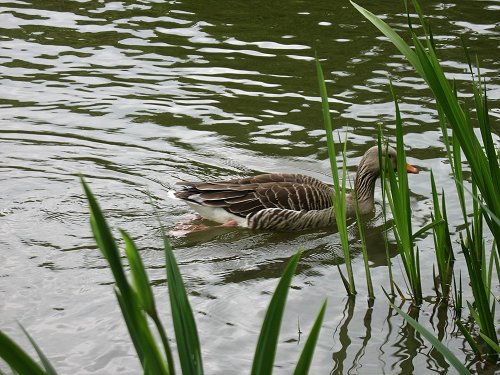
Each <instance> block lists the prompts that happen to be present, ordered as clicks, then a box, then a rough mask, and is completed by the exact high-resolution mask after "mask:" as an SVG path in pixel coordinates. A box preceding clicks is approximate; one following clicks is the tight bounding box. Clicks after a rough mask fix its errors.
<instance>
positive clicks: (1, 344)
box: [0, 331, 49, 375]
mask: <svg viewBox="0 0 500 375" xmlns="http://www.w3.org/2000/svg"><path fill="white" fill-rule="evenodd" d="M0 357H1V358H2V359H3V360H4V361H5V362H6V363H7V364H8V365H9V366H10V367H11V368H12V370H14V371H16V372H17V373H19V374H33V375H47V374H49V373H48V372H45V371H44V370H43V369H42V368H41V367H40V366H39V365H38V364H37V363H36V362H35V361H34V360H33V359H31V357H30V356H29V355H28V354H27V353H26V352H25V351H24V350H22V349H21V347H20V346H18V345H17V344H16V343H15V342H14V341H12V340H11V339H10V337H9V336H7V335H6V334H5V333H3V332H2V331H0Z"/></svg>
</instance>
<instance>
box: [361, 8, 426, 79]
mask: <svg viewBox="0 0 500 375" xmlns="http://www.w3.org/2000/svg"><path fill="white" fill-rule="evenodd" d="M351 4H352V6H353V7H354V8H356V9H357V11H358V12H359V13H361V14H362V15H363V16H364V17H365V18H366V19H367V20H368V21H370V22H371V23H372V24H373V25H374V26H375V27H377V28H378V29H379V30H380V31H381V32H382V34H384V35H385V36H386V37H387V38H389V40H390V41H391V42H392V43H393V44H394V45H395V46H396V48H397V49H399V51H401V53H402V54H403V55H405V57H406V58H407V59H408V61H409V62H410V63H411V64H412V65H413V66H414V67H415V69H416V70H417V71H418V72H419V73H420V74H421V75H422V73H421V72H422V66H421V65H420V61H419V59H418V57H417V55H416V54H415V52H414V51H412V50H411V48H410V47H409V46H408V44H407V43H406V42H405V41H404V40H403V39H402V38H401V37H400V36H399V35H398V34H397V33H396V32H395V31H394V30H393V29H392V28H391V27H390V26H389V25H388V24H386V23H385V22H384V21H382V20H381V19H380V18H378V17H377V16H376V15H374V14H373V13H372V12H370V11H368V10H366V9H365V8H363V7H361V6H359V5H358V4H356V3H355V2H353V1H351Z"/></svg>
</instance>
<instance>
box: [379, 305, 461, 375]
mask: <svg viewBox="0 0 500 375" xmlns="http://www.w3.org/2000/svg"><path fill="white" fill-rule="evenodd" d="M389 304H390V305H391V306H392V308H393V309H395V310H396V311H397V313H398V314H399V315H401V316H402V317H403V318H404V319H405V320H406V321H407V322H408V323H409V324H410V325H411V326H412V327H413V328H415V329H416V330H417V331H418V332H419V333H420V334H421V335H422V336H423V337H425V338H426V339H427V340H428V341H429V342H430V343H431V344H432V346H434V347H435V348H436V349H437V350H438V351H439V352H440V353H441V354H442V355H443V356H444V357H445V358H446V360H447V361H448V362H449V363H450V364H451V365H452V366H453V367H454V368H455V369H456V370H457V372H458V373H459V374H460V375H470V371H469V370H467V368H466V367H465V366H464V365H463V363H462V361H460V360H459V359H458V358H457V357H456V356H455V355H454V354H453V353H452V352H451V350H450V349H448V348H447V347H446V345H444V344H443V343H442V342H441V341H439V339H438V338H437V337H435V336H434V335H433V334H432V333H431V332H429V331H428V330H427V329H426V328H425V327H424V326H422V325H421V324H420V323H419V322H417V321H416V320H415V319H413V318H412V317H411V316H409V315H408V314H406V313H405V312H403V311H402V310H401V309H400V308H398V307H397V306H395V305H394V304H393V303H391V302H389Z"/></svg>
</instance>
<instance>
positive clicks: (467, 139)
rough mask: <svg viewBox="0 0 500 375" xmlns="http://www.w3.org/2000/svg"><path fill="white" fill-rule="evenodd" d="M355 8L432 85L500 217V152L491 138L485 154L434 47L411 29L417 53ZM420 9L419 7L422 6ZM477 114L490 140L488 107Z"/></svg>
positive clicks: (496, 230)
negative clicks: (499, 160)
mask: <svg viewBox="0 0 500 375" xmlns="http://www.w3.org/2000/svg"><path fill="white" fill-rule="evenodd" d="M415 3H416V2H415ZM353 6H354V7H355V8H356V9H357V10H358V11H359V12H360V13H361V14H362V15H363V16H364V17H365V18H367V19H368V20H369V21H370V22H372V23H373V24H374V25H375V26H376V27H377V28H378V29H379V30H380V31H381V32H382V33H383V34H385V35H386V36H387V37H388V38H389V39H390V40H391V42H392V43H393V44H394V45H395V46H396V47H397V48H398V49H399V50H400V51H401V52H402V53H403V54H404V55H405V56H406V58H407V59H408V61H409V62H410V63H411V64H412V65H413V67H414V68H415V70H416V71H417V72H418V73H419V74H420V76H421V77H422V78H423V79H424V80H425V81H426V82H427V83H428V85H429V87H430V88H431V90H432V91H433V93H434V96H435V98H436V101H437V103H438V106H439V107H441V108H442V110H443V112H444V113H445V115H446V117H447V118H448V120H449V123H450V125H451V127H452V128H453V131H454V136H456V137H457V139H458V141H459V142H460V146H461V148H462V149H463V151H464V154H465V156H466V158H467V160H468V162H469V164H470V166H471V171H472V174H473V176H474V178H475V179H476V182H477V184H478V187H479V190H480V191H481V193H482V195H483V197H484V199H485V201H486V205H487V206H488V207H489V208H490V210H491V211H493V212H494V213H495V214H496V215H497V216H500V214H498V213H499V212H500V194H498V193H497V189H498V186H500V172H499V171H498V166H497V164H498V163H496V162H490V160H491V159H492V157H491V156H492V155H493V154H496V153H497V151H496V150H495V149H494V147H493V146H492V144H491V142H489V140H488V139H487V140H486V141H485V142H484V143H485V147H487V148H488V149H487V151H486V154H485V152H484V151H483V149H482V147H481V144H480V143H479V141H478V139H477V138H476V137H475V134H474V132H473V131H472V127H471V126H469V125H470V124H469V123H470V122H469V120H468V119H467V117H466V116H465V113H464V111H463V110H462V108H461V107H460V104H459V102H458V99H457V97H456V95H455V93H454V91H453V90H452V88H451V87H450V85H449V84H448V81H447V79H446V77H445V75H444V72H443V70H442V68H441V66H440V64H439V61H438V59H437V56H436V54H435V53H434V50H433V48H432V46H430V45H429V48H428V49H427V50H426V49H425V48H424V46H423V44H422V43H421V42H420V40H419V39H418V37H417V36H416V34H415V32H414V29H413V28H411V26H410V32H411V34H412V40H413V44H414V48H415V51H412V50H411V49H410V47H409V46H408V45H407V44H406V43H405V42H404V41H403V40H402V39H401V38H400V37H399V35H397V34H396V33H395V32H394V31H393V30H392V29H391V28H390V27H389V26H388V25H387V24H386V23H384V22H383V21H381V20H380V19H379V18H378V17H377V16H375V15H374V14H372V13H370V12H368V11H367V10H365V9H364V8H362V7H360V6H359V5H357V4H354V3H353ZM416 7H418V3H417V5H416ZM422 26H424V29H425V25H422ZM476 111H477V112H478V113H479V116H481V118H482V120H481V119H480V126H481V127H482V133H483V134H484V135H485V136H486V137H488V134H489V133H491V132H490V128H489V122H488V121H486V119H487V117H488V116H487V105H486V106H484V105H483V106H481V105H477V108H476ZM493 159H494V158H493ZM487 223H488V225H489V227H490V229H491V231H492V233H493V234H494V236H495V238H496V239H497V240H498V239H500V226H498V225H497V224H496V223H495V222H493V221H491V220H488V219H487ZM497 242H498V241H497ZM497 251H498V247H497Z"/></svg>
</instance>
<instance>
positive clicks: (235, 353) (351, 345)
mask: <svg viewBox="0 0 500 375" xmlns="http://www.w3.org/2000/svg"><path fill="white" fill-rule="evenodd" d="M366 6H367V7H369V8H370V9H371V10H373V11H374V12H375V13H377V14H380V15H383V16H384V18H385V20H386V21H387V22H389V23H390V24H391V25H393V26H394V27H396V28H397V29H398V30H403V29H404V25H405V24H406V16H405V14H404V12H403V8H402V6H401V4H399V3H397V2H395V3H394V4H393V2H374V3H373V4H366ZM221 9H224V11H221ZM424 11H425V13H426V14H429V17H430V20H431V22H432V26H433V32H434V35H435V40H436V42H437V43H438V46H439V48H440V57H441V58H442V60H443V65H444V66H445V67H446V69H447V72H449V74H450V78H454V79H455V80H456V82H457V85H458V88H459V91H460V92H459V95H461V96H463V97H464V98H465V97H466V93H467V92H468V91H467V90H468V85H467V83H466V82H467V80H468V75H467V74H466V68H467V64H466V63H465V59H464V57H463V52H462V50H461V47H460V42H459V39H458V37H459V36H463V37H464V38H465V39H466V40H467V42H468V44H469V45H470V47H471V53H472V54H473V55H474V54H478V56H479V59H480V60H481V65H482V68H483V75H484V78H485V79H486V81H487V83H488V96H489V98H490V107H491V113H492V123H493V128H494V129H497V131H498V119H499V118H500V109H499V107H500V106H499V100H500V80H499V77H498V73H497V72H498V64H499V61H500V56H499V49H498V48H497V46H498V43H499V39H500V33H499V30H498V11H499V9H498V6H497V5H496V4H495V3H494V2H492V1H475V2H458V1H457V2H455V3H446V4H444V3H440V2H435V1H431V2H426V4H425V7H424ZM0 29H1V34H0V84H1V88H2V89H1V92H0V160H1V163H0V186H1V192H2V199H1V200H0V263H1V264H2V270H1V271H0V275H1V276H2V277H1V278H0V280H1V281H0V300H1V301H2V303H1V304H0V316H1V318H0V327H1V328H2V329H4V330H5V331H6V332H7V333H8V334H10V335H12V336H13V337H14V338H16V339H19V338H20V337H21V336H22V335H21V333H20V332H19V330H18V329H17V326H16V324H15V320H19V321H20V322H22V323H23V325H24V326H25V327H27V328H28V330H29V331H30V333H32V334H33V336H34V337H35V338H36V340H37V341H38V342H39V344H40V346H41V347H42V348H43V349H44V351H45V352H46V353H47V355H48V356H49V357H50V358H51V359H53V361H54V364H55V366H56V367H57V369H58V370H59V371H60V372H61V373H68V372H74V371H75V369H78V372H79V373H89V374H90V373H130V374H135V373H137V371H138V368H139V365H138V362H137V358H136V356H135V354H134V350H133V348H132V345H131V343H130V340H129V339H128V335H127V332H126V328H125V326H124V324H123V322H122V320H121V317H120V313H119V310H118V307H117V305H116V301H115V299H114V296H113V295H112V290H111V287H110V284H111V280H112V279H111V274H110V272H109V271H108V269H107V267H106V264H105V262H104V261H103V259H102V258H101V256H100V255H99V253H98V251H97V250H96V247H95V244H94V241H93V239H92V237H91V234H90V231H89V225H88V213H87V212H88V210H87V204H86V202H85V200H84V197H83V192H82V189H81V187H80V185H79V182H78V175H79V174H83V175H84V176H85V177H86V178H87V180H88V181H89V183H90V184H91V186H92V189H93V190H94V192H95V194H96V196H98V197H99V201H100V203H101V205H102V207H103V209H104V210H105V212H106V214H107V216H108V217H109V219H110V222H111V224H112V226H113V227H114V228H118V227H121V228H124V229H126V230H127V231H129V232H130V233H131V235H132V236H134V240H135V241H136V242H137V243H138V244H139V246H140V248H141V249H143V251H142V253H141V254H142V256H143V259H144V263H145V264H146V266H147V267H148V270H149V273H150V276H151V280H152V282H153V285H154V291H155V294H156V295H157V297H158V299H159V304H160V308H161V309H162V311H164V312H165V317H164V321H168V320H169V319H168V311H169V307H168V301H167V298H166V293H165V291H166V282H165V272H164V269H163V267H162V266H163V262H164V260H163V252H162V250H161V247H160V246H161V241H160V235H159V228H158V224H157V222H156V219H155V218H154V215H153V214H152V213H153V210H152V208H151V207H150V205H149V198H148V194H150V195H151V196H152V198H153V200H154V202H155V203H156V204H157V205H158V208H159V211H160V213H161V215H162V220H163V222H164V223H165V225H166V226H167V227H168V228H170V229H174V228H175V227H176V225H177V224H178V223H179V222H182V221H183V220H184V219H185V218H186V217H188V216H189V215H190V212H189V210H188V208H187V207H185V206H183V205H182V204H180V203H178V202H175V201H172V200H170V199H169V198H168V195H167V191H168V190H169V189H170V188H171V187H172V186H173V185H174V184H175V182H176V181H178V180H180V179H187V180H195V179H206V178H234V177H241V176H248V175H252V174H256V173H258V172H278V171H279V172H296V173H297V172H298V173H305V174H309V175H312V176H314V177H317V178H320V179H322V180H325V181H328V180H329V177H328V176H329V163H328V162H327V150H326V147H325V137H324V132H323V130H322V125H321V124H322V114H321V109H320V103H319V97H318V89H317V83H316V78H315V70H314V64H313V63H312V57H313V55H314V52H315V51H317V53H318V56H320V58H321V60H322V64H323V68H324V70H325V73H326V77H327V80H328V90H329V93H330V98H331V107H332V116H333V121H334V126H335V127H336V128H338V129H340V131H341V133H342V134H343V132H345V131H347V132H348V156H349V160H348V168H349V172H351V173H354V172H355V169H356V165H357V163H358V162H359V160H360V158H361V156H362V155H363V153H364V151H365V150H366V149H367V148H368V147H369V146H371V145H373V144H374V143H375V134H376V127H375V125H377V124H383V125H384V126H386V131H387V134H388V135H389V136H391V135H392V132H393V128H394V126H393V121H394V105H393V103H392V99H391V96H390V94H389V91H388V88H387V85H388V79H389V77H391V78H392V80H393V82H394V85H395V87H396V91H397V93H398V95H399V97H400V98H401V105H400V107H401V110H402V112H403V116H404V119H405V132H406V134H405V141H406V143H407V148H408V156H409V159H410V162H411V163H412V164H414V165H416V166H418V167H419V169H421V170H422V171H423V172H422V173H421V174H420V175H418V176H411V178H410V185H411V189H412V198H411V199H412V207H413V218H414V225H415V228H418V227H421V226H422V225H424V224H426V223H428V222H429V221H430V206H431V202H430V200H429V197H430V184H429V170H430V169H431V168H432V170H433V171H434V174H435V177H436V183H437V185H438V186H439V187H441V188H443V189H444V191H445V192H446V194H447V195H450V194H453V191H454V183H453V181H452V180H451V179H450V177H449V167H448V165H447V161H446V159H445V151H444V146H443V144H442V142H441V137H440V133H439V130H438V127H437V114H436V111H435V108H434V106H433V105H432V102H431V100H430V93H429V91H428V90H427V89H426V87H425V85H424V83H423V82H422V80H420V79H418V78H417V77H416V75H415V74H414V73H413V72H412V71H411V69H410V68H409V66H408V64H407V63H406V62H405V61H403V60H402V59H401V56H400V55H398V54H397V53H396V52H395V49H394V48H393V47H391V45H390V44H389V43H388V42H387V41H385V39H384V38H381V37H379V36H378V34H377V33H376V32H375V30H374V29H373V28H372V27H371V26H370V25H368V23H367V22H366V21H364V20H363V19H362V18H361V16H359V15H358V14H357V13H355V11H354V10H353V9H352V7H350V6H349V5H348V4H347V3H345V4H340V5H339V4H337V3H335V2H327V1H319V2H314V3H307V2H302V1H292V2H288V3H287V6H286V7H282V6H277V5H274V4H272V3H269V2H264V1H258V2H235V1H226V2H224V3H221V2H220V1H219V2H214V1H208V2H202V3H196V2H182V1H178V2H164V1H115V2H99V1H94V0H89V1H84V2H61V1H43V2H41V1H37V2H27V1H22V0H20V1H3V2H2V3H1V4H0ZM495 139H496V140H497V141H498V138H497V137H496V138H495ZM465 173H467V171H465ZM378 194H379V195H378V196H377V198H378V199H379V200H380V192H379V191H378ZM447 203H448V216H449V219H450V221H451V222H452V224H453V225H454V226H457V225H459V224H460V222H459V219H460V216H461V215H460V211H459V210H460V209H459V204H458V201H457V200H455V199H452V198H450V199H448V202H447ZM364 225H365V228H366V235H367V246H368V251H369V260H370V266H371V270H372V277H373V280H374V284H375V286H376V288H377V289H376V293H377V299H376V300H375V302H374V304H373V306H366V305H365V296H366V287H365V285H364V271H363V264H362V260H361V256H360V251H361V249H360V244H359V238H358V236H357V230H356V225H355V224H354V223H351V225H350V227H349V231H350V236H351V244H352V252H353V258H354V268H355V278H356V280H358V282H357V289H358V292H359V295H358V297H357V298H356V301H354V300H350V299H347V298H346V297H345V292H344V290H343V287H342V282H341V279H340V276H339V274H338V270H337V266H339V265H340V266H342V264H343V257H342V251H341V247H340V241H339V238H338V235H337V234H336V231H335V230H334V229H329V230H319V231H310V232H303V233H292V234H290V233H288V234H286V233H266V232H253V231H249V230H239V229H215V230H211V231H207V232H203V233H194V234H191V235H189V236H185V237H181V238H173V239H172V242H173V245H174V249H175V254H176V257H177V259H178V262H179V264H180V266H181V270H182V272H183V275H184V278H185V280H186V285H187V288H188V291H189V293H190V296H191V303H192V305H193V310H194V311H195V313H196V319H197V324H198V329H199V331H200V336H201V341H202V347H203V351H204V352H203V356H204V362H205V365H206V368H207V373H217V374H234V373H240V372H244V371H248V364H249V362H250V361H251V358H252V354H253V350H254V346H255V343H256V341H257V337H258V333H259V328H260V325H261V322H262V319H263V315H264V311H265V308H266V306H267V304H268V301H269V294H270V293H271V292H272V291H273V290H274V288H275V285H276V279H277V278H278V277H279V276H280V274H281V272H282V271H283V269H284V267H285V265H286V263H287V261H288V259H289V258H290V256H291V255H292V254H294V253H295V252H296V251H297V249H302V250H303V256H302V260H301V262H300V264H299V268H298V271H297V276H296V277H295V279H294V288H292V290H291V291H290V296H289V301H288V304H287V312H286V316H285V321H284V323H283V330H282V337H281V347H280V349H279V352H278V357H277V366H278V367H277V368H276V372H277V373H290V372H291V369H292V368H294V364H295V363H296V361H297V356H298V353H299V350H300V349H301V348H302V345H303V342H304V341H305V340H302V342H301V343H300V344H299V345H297V326H296V324H297V317H299V320H300V322H301V326H302V327H303V328H304V332H305V334H306V335H307V332H308V328H309V326H310V324H311V322H312V321H313V319H314V317H315V314H316V312H317V309H319V306H320V304H321V302H322V301H323V299H324V298H325V297H327V298H328V300H329V307H328V310H327V315H326V317H325V322H324V324H323V329H322V334H321V336H320V341H319V344H318V347H317V350H316V355H315V359H314V362H313V369H312V370H311V373H322V374H323V373H328V372H331V373H336V374H337V373H338V374H342V373H352V374H371V373H373V372H385V373H404V374H410V373H413V372H417V371H418V372H419V373H422V372H429V373H430V372H439V373H443V374H444V373H451V372H452V371H451V370H449V371H447V369H448V367H447V365H446V363H445V362H444V360H443V359H442V357H441V356H440V355H439V353H437V352H435V351H434V350H431V349H430V347H429V346H428V344H427V343H426V342H424V341H423V340H422V339H421V338H420V336H419V335H418V334H417V333H415V332H414V331H413V330H412V329H411V328H410V327H409V326H407V325H405V324H404V323H402V321H401V319H400V318H399V317H398V316H394V312H393V311H392V310H390V309H389V310H387V302H386V301H385V296H384V295H383V292H382V289H381V287H382V286H384V287H385V286H387V285H388V281H387V273H388V268H387V260H386V250H385V238H384V236H385V233H390V230H388V229H387V228H385V227H384V225H383V220H382V217H381V213H380V207H378V208H377V210H376V212H375V214H374V216H373V217H369V218H366V222H365V224H364ZM487 240H489V239H487ZM431 245H432V239H431V238H429V237H424V238H422V239H421V243H420V244H419V248H420V249H421V263H422V267H423V268H424V269H426V270H429V269H431V268H432V263H433V257H434V254H433V253H432V251H430V250H428V249H430V248H431ZM389 254H390V257H391V260H392V262H393V272H394V274H395V276H396V278H397V282H398V283H399V285H404V280H403V279H402V278H401V272H400V268H401V267H402V266H401V264H400V262H399V257H398V254H397V251H396V246H395V243H394V240H393V239H392V238H391V236H390V235H389ZM456 267H457V268H462V269H465V268H464V264H463V262H462V261H461V258H458V259H457V265H456ZM464 282H465V280H464ZM425 283H426V285H425V286H424V290H426V291H427V293H428V294H429V295H432V294H433V293H434V292H433V291H432V288H433V283H432V280H430V278H427V279H426V280H425ZM466 297H467V298H469V299H470V296H466ZM434 306H435V305H434V304H429V305H428V306H423V307H422V310H421V311H420V321H421V322H422V323H423V324H425V325H427V326H430V327H434V328H435V329H436V331H437V332H438V333H439V336H440V338H441V339H442V341H443V342H445V343H446V345H447V346H448V347H449V348H450V349H451V350H453V351H454V352H455V353H456V354H457V355H458V356H459V358H463V359H464V360H466V361H467V363H469V364H471V366H475V363H474V359H473V357H472V356H471V352H470V350H469V349H467V346H466V345H464V343H463V341H462V340H461V339H460V338H457V337H455V336H454V335H453V333H454V330H455V328H454V325H453V323H452V322H451V321H448V318H447V314H448V313H449V310H447V309H446V308H445V307H443V306H442V305H439V307H438V308H437V311H434V310H433V308H434ZM405 307H406V305H405ZM412 313H413V314H416V313H417V312H412ZM429 317H430V318H429ZM335 327H337V328H335ZM1 366H2V365H0V368H2V369H3V367H1ZM424 369H425V370H424ZM472 370H473V371H476V372H478V373H488V372H490V373H493V372H494V369H489V368H487V369H484V368H481V367H478V368H473V369H472Z"/></svg>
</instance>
